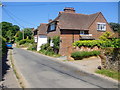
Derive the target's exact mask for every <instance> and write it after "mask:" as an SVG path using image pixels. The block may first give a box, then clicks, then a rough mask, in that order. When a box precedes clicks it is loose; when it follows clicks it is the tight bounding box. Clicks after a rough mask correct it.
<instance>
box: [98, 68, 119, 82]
mask: <svg viewBox="0 0 120 90" xmlns="http://www.w3.org/2000/svg"><path fill="white" fill-rule="evenodd" d="M96 73H98V74H102V75H105V76H108V77H111V78H113V79H116V80H118V81H120V72H117V71H111V70H106V69H102V70H97V71H96Z"/></svg>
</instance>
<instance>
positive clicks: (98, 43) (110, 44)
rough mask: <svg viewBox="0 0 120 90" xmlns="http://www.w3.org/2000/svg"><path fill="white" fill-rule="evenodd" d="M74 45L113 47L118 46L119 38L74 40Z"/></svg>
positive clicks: (119, 46) (119, 45)
mask: <svg viewBox="0 0 120 90" xmlns="http://www.w3.org/2000/svg"><path fill="white" fill-rule="evenodd" d="M73 45H74V46H78V47H81V46H86V47H94V46H98V47H113V48H120V39H113V40H106V41H104V40H84V41H76V42H74V43H73Z"/></svg>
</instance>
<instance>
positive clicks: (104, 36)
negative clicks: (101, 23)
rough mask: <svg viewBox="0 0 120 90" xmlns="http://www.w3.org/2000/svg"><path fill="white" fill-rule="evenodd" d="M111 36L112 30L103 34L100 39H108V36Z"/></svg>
mask: <svg viewBox="0 0 120 90" xmlns="http://www.w3.org/2000/svg"><path fill="white" fill-rule="evenodd" d="M110 36H111V33H110V32H105V33H104V34H103V35H102V36H100V38H99V39H100V40H108V38H109V37H110Z"/></svg>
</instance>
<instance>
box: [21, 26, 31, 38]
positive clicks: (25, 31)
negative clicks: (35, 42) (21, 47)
mask: <svg viewBox="0 0 120 90" xmlns="http://www.w3.org/2000/svg"><path fill="white" fill-rule="evenodd" d="M23 31H24V38H27V37H28V38H29V39H32V35H33V33H32V28H24V30H23Z"/></svg>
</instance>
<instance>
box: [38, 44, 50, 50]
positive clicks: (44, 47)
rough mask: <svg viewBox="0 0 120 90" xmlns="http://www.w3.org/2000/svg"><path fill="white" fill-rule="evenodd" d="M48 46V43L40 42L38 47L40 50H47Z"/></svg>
mask: <svg viewBox="0 0 120 90" xmlns="http://www.w3.org/2000/svg"><path fill="white" fill-rule="evenodd" d="M48 47H50V44H49V43H46V44H42V45H41V47H40V48H41V50H47V48H48Z"/></svg>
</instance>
